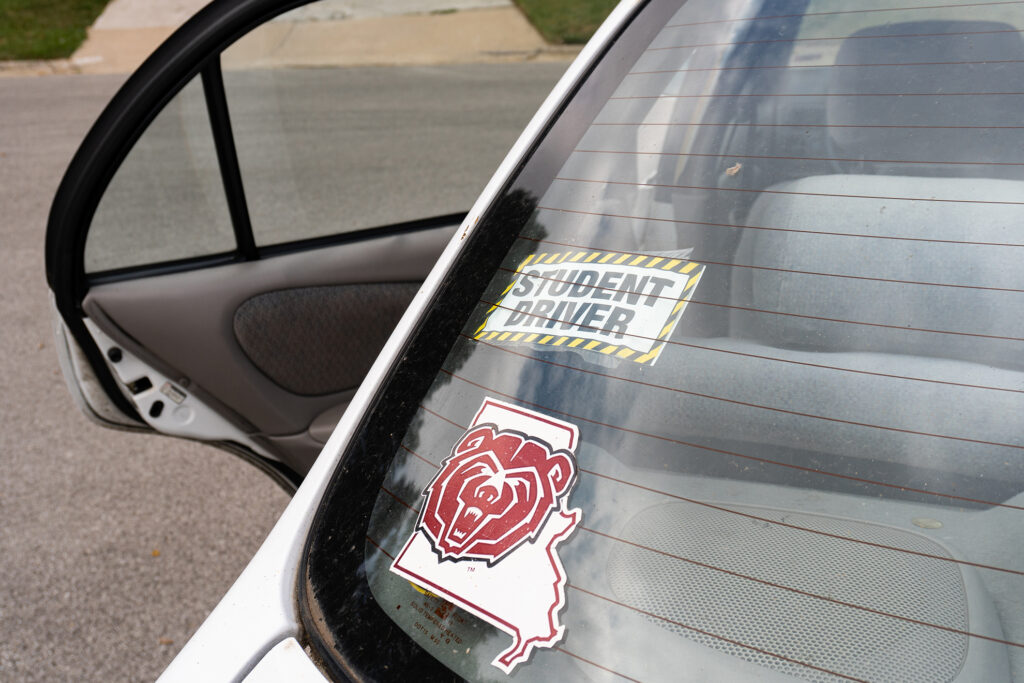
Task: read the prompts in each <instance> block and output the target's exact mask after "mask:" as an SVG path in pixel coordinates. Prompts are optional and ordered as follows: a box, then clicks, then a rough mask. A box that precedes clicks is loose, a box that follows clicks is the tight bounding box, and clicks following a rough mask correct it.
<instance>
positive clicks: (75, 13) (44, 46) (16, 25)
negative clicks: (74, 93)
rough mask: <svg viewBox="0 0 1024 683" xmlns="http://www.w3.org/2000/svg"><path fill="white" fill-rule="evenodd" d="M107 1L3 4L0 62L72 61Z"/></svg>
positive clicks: (11, 0)
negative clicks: (89, 27)
mask: <svg viewBox="0 0 1024 683" xmlns="http://www.w3.org/2000/svg"><path fill="white" fill-rule="evenodd" d="M107 2H108V0H0V59H58V58H61V57H70V56H71V53H72V52H74V51H75V48H77V47H78V46H79V45H81V44H82V41H84V40H85V29H86V27H88V26H89V25H90V24H92V22H93V21H95V20H96V17H98V16H99V14H100V12H102V11H103V8H104V7H106V5H107Z"/></svg>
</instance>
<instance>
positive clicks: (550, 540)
mask: <svg viewBox="0 0 1024 683" xmlns="http://www.w3.org/2000/svg"><path fill="white" fill-rule="evenodd" d="M578 441H579V430H578V429H577V428H576V426H575V425H572V424H569V423H567V422H562V421H561V420H556V419H554V418H552V417H549V416H547V415H542V414H541V413H536V412H534V411H532V410H527V409H525V408H520V407H518V406H513V405H511V404H508V403H504V402H502V401H498V400H496V399H492V398H488V399H486V400H485V401H484V402H483V405H482V406H481V407H480V410H479V411H478V412H477V414H476V418H475V419H474V420H473V424H472V425H471V426H470V427H469V429H468V430H467V431H466V432H465V433H464V434H463V435H462V436H461V437H460V438H459V440H458V441H457V442H456V443H455V446H454V447H453V448H452V451H451V454H450V455H449V456H448V457H447V458H446V459H445V460H444V462H442V463H441V466H440V469H439V471H438V472H437V474H436V475H435V476H434V478H433V479H432V480H431V482H430V483H429V484H428V485H427V487H426V488H425V489H424V491H423V498H424V501H425V502H424V504H423V508H422V509H421V511H420V516H419V520H418V522H417V524H416V530H415V531H414V532H413V535H412V537H411V538H410V539H409V540H408V542H407V543H406V544H405V547H404V548H403V549H402V551H401V552H400V553H399V554H398V556H397V558H396V559H395V561H394V563H392V565H391V571H392V572H394V573H396V574H398V575H399V576H402V577H403V578H405V579H408V580H409V581H411V582H413V583H414V584H415V585H416V586H419V587H422V588H423V589H425V590H429V591H430V592H432V593H435V594H437V595H439V596H442V597H444V598H445V599H447V600H449V601H451V602H453V603H455V604H456V605H458V606H460V607H462V608H463V609H465V610H468V611H469V612H472V613H473V614H475V615H476V616H478V617H480V618H481V619H483V620H484V621H487V622H488V623H490V624H492V625H494V626H496V627H497V628H499V629H501V630H503V631H505V632H506V633H508V634H509V635H511V636H512V638H513V642H512V646H511V647H509V648H508V649H507V650H505V651H504V652H501V653H500V654H498V656H497V657H496V658H495V659H494V661H493V662H492V664H494V666H496V667H498V668H499V669H501V670H502V671H504V672H505V673H511V672H512V670H513V669H514V668H515V667H516V666H517V665H518V664H520V663H521V662H524V661H526V660H527V659H529V657H530V653H531V652H532V651H533V649H534V648H549V647H552V646H553V645H555V644H556V643H557V642H558V641H559V640H561V639H562V635H563V634H564V632H565V626H563V625H562V624H561V623H560V621H559V612H560V611H561V609H562V607H563V606H564V604H565V581H566V576H565V570H564V568H563V567H562V561H561V559H560V558H559V556H558V552H557V546H558V544H560V543H561V542H562V541H564V540H565V539H566V538H568V537H569V535H570V534H572V532H573V530H575V528H576V526H577V525H578V524H579V523H580V519H581V516H582V515H581V512H580V510H578V509H572V510H570V509H569V507H568V503H567V502H566V501H567V499H568V496H569V493H570V491H571V490H572V487H573V485H574V484H575V483H576V477H577V469H576V458H575V455H574V449H575V448H576V446H577V443H578Z"/></svg>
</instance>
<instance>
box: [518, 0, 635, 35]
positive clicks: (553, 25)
mask: <svg viewBox="0 0 1024 683" xmlns="http://www.w3.org/2000/svg"><path fill="white" fill-rule="evenodd" d="M516 4H517V5H519V9H521V10H522V11H523V13H524V14H525V15H526V17H527V18H528V19H529V20H530V22H532V23H533V25H534V26H535V27H536V28H537V30H538V31H540V33H541V35H542V36H544V39H545V40H547V41H548V42H549V43H555V44H563V43H585V42H587V41H588V40H589V39H590V36H592V35H594V31H596V30H597V27H598V26H600V25H601V22H602V21H604V18H605V17H606V16H608V13H609V12H611V11H612V8H613V7H615V5H617V4H618V0H516Z"/></svg>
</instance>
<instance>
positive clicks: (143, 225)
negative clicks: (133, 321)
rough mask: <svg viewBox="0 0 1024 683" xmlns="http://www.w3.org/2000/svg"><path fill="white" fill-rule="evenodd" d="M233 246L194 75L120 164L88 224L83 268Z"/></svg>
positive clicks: (202, 100) (205, 252)
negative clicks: (90, 222) (89, 224)
mask: <svg viewBox="0 0 1024 683" xmlns="http://www.w3.org/2000/svg"><path fill="white" fill-rule="evenodd" d="M234 248H235V238H234V232H233V231H232V227H231V217H230V215H229V214H228V206H227V201H226V199H225V196H224V185H223V182H222V181H221V176H220V167H219V166H218V163H217V152H216V148H215V147H214V144H213V133H212V131H211V129H210V120H209V116H208V115H207V112H206V100H205V98H204V97H203V87H202V84H201V83H200V82H199V78H198V77H196V78H194V79H193V80H192V82H190V83H189V84H188V85H186V86H185V88H184V89H182V91H181V92H179V93H178V94H177V95H175V97H174V98H173V99H172V100H171V101H170V102H169V103H168V104H167V106H166V107H164V109H163V110H162V111H161V112H160V113H159V114H158V115H157V117H156V118H155V119H154V120H153V122H152V123H150V124H149V127H148V128H147V129H146V131H145V132H144V133H143V134H142V137H141V138H139V140H138V142H136V143H135V146H134V147H133V148H132V150H131V151H130V152H129V153H128V156H127V158H126V159H125V160H124V163H122V164H121V166H120V168H118V169H117V172H116V173H115V175H114V178H113V179H112V180H111V182H110V185H109V186H108V187H107V190H106V192H105V193H104V194H103V197H102V198H101V199H100V203H99V207H98V208H97V210H96V214H95V216H94V217H93V221H92V224H91V226H90V227H89V234H88V237H87V238H86V243H85V270H86V272H90V273H92V272H97V271H104V270H111V269H114V268H124V267H127V266H140V265H146V264H150V263H159V262H163V261H173V260H176V259H183V258H190V257H194V256H205V255H209V254H217V253H223V252H228V251H231V250H233V249H234Z"/></svg>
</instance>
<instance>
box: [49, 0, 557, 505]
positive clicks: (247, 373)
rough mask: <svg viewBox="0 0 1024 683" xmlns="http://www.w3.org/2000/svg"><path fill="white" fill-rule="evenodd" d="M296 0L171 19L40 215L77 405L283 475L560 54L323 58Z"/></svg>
mask: <svg viewBox="0 0 1024 683" xmlns="http://www.w3.org/2000/svg"><path fill="white" fill-rule="evenodd" d="M334 4H335V5H336V4H337V3H334ZM302 5H306V3H305V2H294V1H293V2H280V1H277V2H267V1H266V0H242V1H238V0H218V1H216V2H213V3H212V4H210V5H209V6H207V7H206V8H205V9H204V10H203V11H201V12H200V13H199V14H197V15H196V16H195V17H193V18H192V19H191V20H190V21H189V22H188V23H187V24H185V25H184V26H183V27H182V28H181V29H180V30H179V31H177V32H176V33H175V34H174V35H173V36H171V38H169V39H168V41H167V42H166V43H164V45H162V46H161V47H160V48H159V49H158V50H157V51H156V52H155V53H154V54H153V55H152V56H151V57H150V58H149V60H147V62H146V63H145V64H143V66H142V67H140V69H139V70H138V71H137V72H136V73H135V74H133V75H132V76H131V77H130V78H129V79H128V81H127V82H126V83H125V85H124V86H123V87H122V89H121V90H120V91H119V92H118V94H117V95H116V96H115V97H114V99H113V100H112V101H111V103H110V105H109V106H108V107H107V109H106V110H105V111H104V113H103V114H102V115H101V117H100V118H99V119H98V120H97V122H96V124H95V125H94V127H93V128H92V130H91V131H90V133H89V134H88V136H87V137H86V139H85V140H84V141H83V143H82V146H81V147H80V149H79V150H78V152H77V154H76V155H75V157H74V159H73V160H72V162H71V164H70V166H69V168H68V170H67V173H66V175H65V177H64V179H63V181H62V183H61V186H60V188H59V190H58V192H57V195H56V197H55V199H54V203H53V206H52V209H51V214H50V219H49V224H48V227H47V236H46V271H47V280H48V283H49V286H50V288H51V290H52V293H53V303H54V309H55V313H56V316H55V317H56V329H57V335H58V350H59V354H60V357H61V365H62V369H63V371H64V374H65V377H66V378H67V380H68V384H69V388H70V389H71V392H72V394H73V395H74V396H75V398H76V400H77V402H78V404H79V406H80V407H81V408H82V409H83V410H84V412H85V413H86V414H87V415H89V416H90V417H91V418H93V419H94V421H96V422H98V423H100V424H101V425H103V426H108V427H114V428H123V429H134V430H148V431H153V432H156V433H160V434H165V435H172V436H178V437H184V438H190V439H196V440H201V441H204V442H209V443H212V444H215V445H218V446H220V447H222V448H225V449H227V450H230V451H231V452H233V453H235V454H237V455H240V456H241V457H243V458H246V459H247V460H249V461H251V462H252V463H253V464H256V465H257V466H259V467H260V468H262V469H264V470H265V471H266V472H267V473H268V474H270V475H271V476H273V477H274V478H275V479H277V480H278V481H279V482H280V483H282V485H285V486H286V487H293V486H294V485H296V484H297V482H299V481H301V478H302V476H303V475H304V473H305V472H306V471H307V470H308V469H309V467H310V466H311V465H312V463H313V461H314V460H315V458H316V456H317V454H318V453H319V451H320V449H321V447H322V446H323V444H324V443H325V442H326V440H327V437H328V436H329V435H330V433H331V430H332V429H333V427H334V424H335V423H336V422H337V420H338V418H339V417H340V415H341V414H342V412H343V411H344V409H345V407H346V405H347V404H348V401H349V400H350V399H351V397H352V395H353V394H354V392H355V389H356V388H357V387H358V385H359V383H360V382H361V381H362V379H363V377H364V376H365V374H366V372H367V370H368V368H369V367H370V365H371V363H372V361H373V360H374V358H375V357H376V355H377V353H378V350H379V348H380V347H381V346H382V345H383V343H384V341H385V340H386V339H387V337H388V335H389V334H390V333H391V330H392V328H393V326H394V325H395V323H396V322H397V321H398V319H399V317H400V316H401V315H402V313H403V311H404V309H405V307H406V306H407V305H408V304H409V302H410V301H411V300H412V298H413V296H414V295H415V294H416V292H417V289H418V287H419V283H420V282H422V280H423V278H424V277H425V276H426V274H427V273H428V272H429V270H430V269H431V267H432V266H433V264H434V262H435V260H436V257H437V256H438V254H439V253H440V252H441V250H442V248H443V246H444V245H445V244H446V242H447V241H448V240H449V239H450V238H451V236H452V234H453V233H454V231H455V230H456V228H457V227H458V225H459V223H460V222H461V221H462V219H463V217H464V215H465V213H464V209H465V208H466V207H468V205H469V203H470V202H471V201H472V199H473V198H474V197H475V196H476V194H477V193H478V192H479V189H480V187H482V185H483V182H484V181H485V180H486V178H487V176H488V174H489V172H490V170H491V169H492V168H493V166H494V165H495V164H496V163H497V161H498V160H499V159H500V158H501V156H502V154H503V153H504V152H505V150H506V149H507V147H508V145H510V144H511V142H512V140H514V138H515V136H516V134H517V133H518V132H519V130H520V129H521V128H522V125H523V124H524V123H525V121H526V120H527V119H528V117H529V115H530V114H531V113H532V111H533V110H534V109H535V107H536V104H537V102H539V100H540V99H541V97H542V96H543V95H544V94H545V93H546V91H547V89H548V88H549V87H550V85H551V84H552V83H553V82H554V80H555V79H556V78H557V77H558V75H559V73H560V71H561V69H562V68H564V66H562V65H559V64H549V65H540V66H539V67H535V68H533V69H531V70H530V71H529V72H528V73H526V72H523V71H522V70H521V69H519V70H513V69H510V68H508V67H506V66H502V65H500V64H493V65H480V64H467V65H449V66H443V65H442V66H422V65H420V66H415V65H414V66H409V67H404V68H388V67H360V68H333V67H335V66H337V63H338V61H337V60H333V59H332V51H331V49H330V47H329V45H330V42H329V41H330V39H331V34H330V32H329V30H330V28H331V25H332V22H333V23H335V24H337V23H340V21H337V20H336V16H335V14H332V12H333V10H334V8H333V5H332V4H331V2H330V0H324V1H323V2H320V3H313V4H310V5H309V6H305V7H302ZM443 18H444V17H443V16H438V20H443ZM313 34H316V35H319V36H320V39H321V40H322V41H324V40H326V41H328V42H327V44H328V47H324V46H323V45H321V46H320V47H318V48H316V49H314V48H312V47H310V45H311V43H310V42H309V40H310V38H309V37H310V36H311V35H313ZM339 35H340V34H339ZM510 85H511V86H515V87H510ZM459 102H462V103H464V104H457V103H459Z"/></svg>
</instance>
